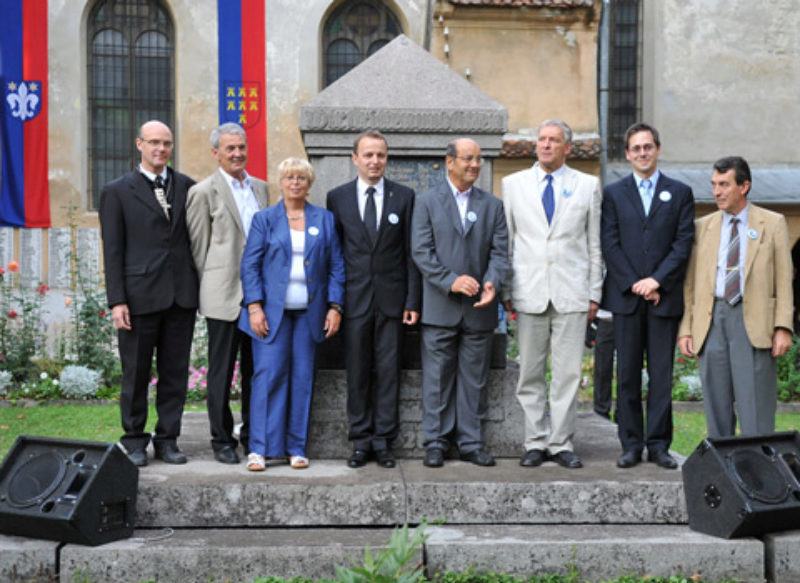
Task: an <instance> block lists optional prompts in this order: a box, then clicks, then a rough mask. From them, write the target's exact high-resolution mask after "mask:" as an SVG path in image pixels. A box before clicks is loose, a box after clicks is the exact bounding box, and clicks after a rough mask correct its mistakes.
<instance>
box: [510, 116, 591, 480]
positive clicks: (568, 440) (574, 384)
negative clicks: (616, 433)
mask: <svg viewBox="0 0 800 583" xmlns="http://www.w3.org/2000/svg"><path fill="white" fill-rule="evenodd" d="M571 149H572V130H571V129H570V127H569V126H568V125H567V124H566V123H564V122H563V121H561V120H555V119H549V120H545V121H543V122H542V123H541V125H540V126H539V134H538V138H537V141H536V154H537V157H538V158H539V161H538V162H537V163H536V164H534V166H533V167H532V168H530V169H528V170H522V171H520V172H516V173H514V174H511V175H510V176H507V177H506V178H504V179H503V206H504V207H505V213H506V222H507V223H508V242H509V260H510V263H511V269H512V276H511V283H510V286H507V288H506V289H507V291H506V292H505V293H504V303H505V308H506V310H507V311H508V312H509V313H511V312H513V311H516V313H517V325H518V338H519V354H520V377H519V384H518V385H517V399H518V400H519V402H520V404H521V405H522V408H523V411H524V414H525V443H524V445H525V450H526V451H525V454H524V455H523V457H522V459H521V460H520V464H521V465H523V466H526V467H533V466H538V465H540V464H541V463H542V462H544V461H545V460H547V459H550V460H552V461H555V462H556V463H558V464H559V465H561V466H563V467H566V468H580V467H582V465H583V464H582V463H581V460H580V458H579V457H578V456H577V455H575V453H574V452H573V444H572V437H573V435H574V433H575V408H576V404H577V395H578V386H579V384H580V374H581V360H582V356H583V342H584V335H585V332H586V323H587V318H588V319H589V320H591V319H593V318H594V317H595V314H596V313H597V308H598V305H599V302H600V295H601V293H602V285H603V261H602V255H601V250H600V207H601V204H602V195H601V193H600V182H599V180H598V179H597V178H595V177H594V176H589V175H588V174H584V173H583V172H578V171H577V170H573V169H572V168H569V167H568V166H566V165H565V161H566V159H567V156H568V155H569V153H570V150H571ZM548 353H550V354H551V355H552V364H551V370H552V379H551V382H550V424H549V425H550V426H549V428H548V423H547V417H546V408H547V407H546V406H547V383H546V381H545V372H546V368H547V356H548Z"/></svg>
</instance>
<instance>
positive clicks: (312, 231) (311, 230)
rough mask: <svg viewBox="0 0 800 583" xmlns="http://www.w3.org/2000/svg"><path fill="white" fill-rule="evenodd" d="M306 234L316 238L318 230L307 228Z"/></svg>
mask: <svg viewBox="0 0 800 583" xmlns="http://www.w3.org/2000/svg"><path fill="white" fill-rule="evenodd" d="M308 234H309V235H312V236H314V237H316V236H317V235H319V229H318V228H316V227H309V228H308Z"/></svg>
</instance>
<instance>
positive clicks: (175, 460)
mask: <svg viewBox="0 0 800 583" xmlns="http://www.w3.org/2000/svg"><path fill="white" fill-rule="evenodd" d="M155 450H156V459H159V460H161V461H163V462H164V463H165V464H185V463H186V456H185V455H183V453H181V450H179V449H178V446H177V445H175V444H174V443H165V444H164V445H161V446H159V447H156V448H155Z"/></svg>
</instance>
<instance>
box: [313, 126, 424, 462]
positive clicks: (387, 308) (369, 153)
mask: <svg viewBox="0 0 800 583" xmlns="http://www.w3.org/2000/svg"><path fill="white" fill-rule="evenodd" d="M387 152H388V148H387V144H386V138H385V137H384V136H383V135H382V134H381V133H380V132H378V131H374V130H373V131H367V132H364V133H362V134H361V135H359V136H358V137H357V138H356V139H355V141H354V142H353V154H352V160H353V164H354V165H355V167H356V168H357V169H358V177H357V178H356V179H355V180H354V181H353V182H348V183H347V184H343V185H342V186H339V187H337V188H335V189H333V190H331V191H330V192H329V193H328V200H327V206H328V210H330V211H331V212H333V215H334V217H335V219H336V230H337V231H338V233H339V239H340V241H341V243H342V250H343V253H344V258H345V271H346V274H347V284H346V293H345V304H344V343H345V364H346V366H347V419H348V422H349V424H350V431H349V433H348V439H350V441H352V442H353V454H352V455H351V456H350V459H349V460H348V461H347V465H348V466H350V467H351V468H358V467H361V466H363V465H364V464H365V463H366V462H367V460H368V459H369V458H370V456H372V455H373V454H374V456H375V458H376V460H377V462H378V465H380V466H383V467H385V468H393V467H394V466H395V458H394V454H393V453H392V449H391V444H392V441H393V440H394V439H395V438H396V437H397V429H398V422H397V398H398V391H399V385H400V359H401V356H402V338H403V325H404V324H405V325H407V326H412V325H414V324H416V322H417V320H418V319H419V310H420V305H419V304H420V289H419V272H418V271H417V268H416V267H415V265H414V263H413V261H412V260H411V256H410V253H411V243H410V241H411V215H412V211H413V208H414V191H413V190H411V189H410V188H407V187H405V186H402V185H400V184H397V183H395V182H391V181H389V180H386V179H385V178H384V177H383V173H384V171H385V170H386V161H387Z"/></svg>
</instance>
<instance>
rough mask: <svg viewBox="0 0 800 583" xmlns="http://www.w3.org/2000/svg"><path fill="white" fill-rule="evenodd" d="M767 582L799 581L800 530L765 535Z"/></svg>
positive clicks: (785, 582)
mask: <svg viewBox="0 0 800 583" xmlns="http://www.w3.org/2000/svg"><path fill="white" fill-rule="evenodd" d="M764 544H765V547H766V553H765V555H766V563H767V567H766V568H767V580H768V581H770V582H771V583H797V582H798V581H800V560H798V557H800V530H793V531H789V532H780V533H774V534H767V535H765V536H764Z"/></svg>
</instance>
